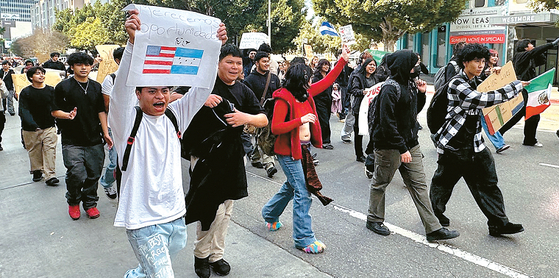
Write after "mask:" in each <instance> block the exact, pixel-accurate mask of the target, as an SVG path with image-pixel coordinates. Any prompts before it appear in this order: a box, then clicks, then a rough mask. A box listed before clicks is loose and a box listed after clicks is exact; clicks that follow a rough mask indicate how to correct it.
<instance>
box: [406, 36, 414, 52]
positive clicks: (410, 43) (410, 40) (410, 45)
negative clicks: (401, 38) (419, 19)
mask: <svg viewBox="0 0 559 278" xmlns="http://www.w3.org/2000/svg"><path fill="white" fill-rule="evenodd" d="M414 46H415V34H408V45H407V46H406V49H412V50H413V47H414Z"/></svg>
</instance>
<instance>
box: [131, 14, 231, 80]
mask: <svg viewBox="0 0 559 278" xmlns="http://www.w3.org/2000/svg"><path fill="white" fill-rule="evenodd" d="M133 9H136V10H138V11H139V18H140V21H141V24H142V25H141V29H140V30H138V31H136V38H135V42H134V51H133V52H132V63H131V65H130V72H129V73H128V81H127V84H126V85H128V86H140V87H141V86H183V85H188V86H191V87H200V88H209V87H210V86H212V84H213V82H214V81H215V76H216V75H217V63H218V57H219V51H220V48H221V41H219V40H218V38H217V37H216V34H217V29H218V28H219V24H220V23H221V20H219V19H217V18H214V17H210V16H206V15H202V14H198V13H195V12H189V11H183V10H175V9H170V8H163V7H155V6H145V5H136V4H130V5H128V6H126V7H125V8H124V9H123V10H124V11H129V10H133Z"/></svg>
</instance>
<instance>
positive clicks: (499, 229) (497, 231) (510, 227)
mask: <svg viewBox="0 0 559 278" xmlns="http://www.w3.org/2000/svg"><path fill="white" fill-rule="evenodd" d="M523 231H524V227H522V224H513V223H510V222H509V223H507V224H505V225H504V226H489V234H490V235H492V236H500V235H506V234H516V233H520V232H523Z"/></svg>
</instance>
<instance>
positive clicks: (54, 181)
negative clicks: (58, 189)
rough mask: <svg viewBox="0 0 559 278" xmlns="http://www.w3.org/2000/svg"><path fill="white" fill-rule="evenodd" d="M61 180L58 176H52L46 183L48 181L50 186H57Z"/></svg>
mask: <svg viewBox="0 0 559 278" xmlns="http://www.w3.org/2000/svg"><path fill="white" fill-rule="evenodd" d="M59 182H60V181H59V180H58V178H57V177H52V178H50V179H48V180H47V181H46V182H45V183H46V184H47V185H48V186H57V185H58V183H59Z"/></svg>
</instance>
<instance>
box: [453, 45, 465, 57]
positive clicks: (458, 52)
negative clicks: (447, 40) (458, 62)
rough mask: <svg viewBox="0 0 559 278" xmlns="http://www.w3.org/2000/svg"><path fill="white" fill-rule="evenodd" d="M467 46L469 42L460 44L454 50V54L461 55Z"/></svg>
mask: <svg viewBox="0 0 559 278" xmlns="http://www.w3.org/2000/svg"><path fill="white" fill-rule="evenodd" d="M467 44H468V43H467V42H458V43H457V44H455V45H454V47H453V48H452V54H454V55H455V56H458V55H460V51H462V49H464V46H466V45H467Z"/></svg>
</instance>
